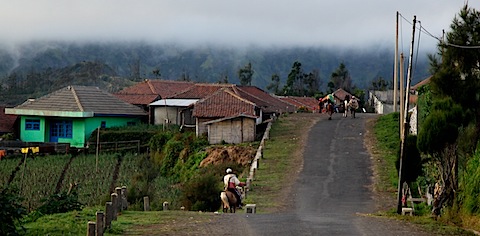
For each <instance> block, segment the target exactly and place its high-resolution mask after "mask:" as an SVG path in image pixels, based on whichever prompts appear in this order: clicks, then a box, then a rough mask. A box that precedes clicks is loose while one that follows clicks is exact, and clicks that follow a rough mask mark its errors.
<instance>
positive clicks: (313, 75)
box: [305, 70, 321, 97]
mask: <svg viewBox="0 0 480 236" xmlns="http://www.w3.org/2000/svg"><path fill="white" fill-rule="evenodd" d="M305 85H306V91H305V92H306V93H305V95H306V96H309V97H313V96H315V94H318V93H320V85H321V80H320V72H319V71H318V70H313V71H312V72H310V73H308V74H306V75H305Z"/></svg>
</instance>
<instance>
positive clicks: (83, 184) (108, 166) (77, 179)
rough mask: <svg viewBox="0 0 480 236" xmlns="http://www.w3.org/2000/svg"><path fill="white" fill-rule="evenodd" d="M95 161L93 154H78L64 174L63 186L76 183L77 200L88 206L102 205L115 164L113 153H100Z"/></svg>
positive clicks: (66, 188) (107, 194)
mask: <svg viewBox="0 0 480 236" xmlns="http://www.w3.org/2000/svg"><path fill="white" fill-rule="evenodd" d="M96 163H97V161H96V158H95V156H78V157H76V158H75V159H74V160H73V162H72V163H71V164H70V168H69V170H68V172H67V174H66V175H65V180H64V184H63V185H64V188H63V190H68V187H69V186H70V184H75V183H76V184H78V186H77V191H78V200H79V201H80V202H81V203H83V204H86V205H88V206H94V205H104V204H105V202H106V200H108V199H109V198H108V199H107V196H109V195H110V193H109V187H110V184H111V183H112V180H113V172H114V170H115V165H116V164H117V158H116V157H115V155H113V154H112V155H100V156H99V157H98V171H97V170H96V169H97V168H96V166H97V164H96Z"/></svg>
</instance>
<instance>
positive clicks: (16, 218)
mask: <svg viewBox="0 0 480 236" xmlns="http://www.w3.org/2000/svg"><path fill="white" fill-rule="evenodd" d="M22 200H23V199H22V198H21V197H20V196H19V194H18V191H17V190H16V189H15V188H13V187H8V188H4V189H3V190H2V191H1V192H0V209H2V210H1V211H0V232H1V234H2V235H18V234H19V233H20V230H21V229H20V228H21V226H20V220H21V219H22V218H23V217H24V216H25V214H26V213H27V210H26V209H25V208H24V207H23V206H22V205H21V201H22Z"/></svg>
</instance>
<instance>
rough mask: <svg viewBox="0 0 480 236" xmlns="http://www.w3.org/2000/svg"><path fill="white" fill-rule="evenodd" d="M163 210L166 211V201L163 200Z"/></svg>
mask: <svg viewBox="0 0 480 236" xmlns="http://www.w3.org/2000/svg"><path fill="white" fill-rule="evenodd" d="M163 210H164V211H168V202H163Z"/></svg>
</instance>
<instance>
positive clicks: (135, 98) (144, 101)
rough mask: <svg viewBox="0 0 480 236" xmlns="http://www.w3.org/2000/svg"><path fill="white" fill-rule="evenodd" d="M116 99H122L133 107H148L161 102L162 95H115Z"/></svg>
mask: <svg viewBox="0 0 480 236" xmlns="http://www.w3.org/2000/svg"><path fill="white" fill-rule="evenodd" d="M114 96H115V97H117V98H119V99H121V100H122V101H124V102H128V103H130V104H133V105H148V104H150V103H152V102H155V101H157V100H160V95H157V94H144V95H142V94H119V93H117V94H114Z"/></svg>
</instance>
